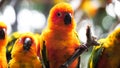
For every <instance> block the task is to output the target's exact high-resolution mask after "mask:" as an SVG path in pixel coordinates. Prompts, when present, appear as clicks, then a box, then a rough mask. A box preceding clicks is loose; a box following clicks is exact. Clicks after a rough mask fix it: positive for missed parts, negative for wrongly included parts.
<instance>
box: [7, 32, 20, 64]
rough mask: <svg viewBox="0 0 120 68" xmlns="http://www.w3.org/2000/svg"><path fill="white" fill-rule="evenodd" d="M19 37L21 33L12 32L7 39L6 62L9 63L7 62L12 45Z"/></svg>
mask: <svg viewBox="0 0 120 68" xmlns="http://www.w3.org/2000/svg"><path fill="white" fill-rule="evenodd" d="M20 35H21V33H19V32H14V33H12V34H11V35H10V36H9V37H8V43H7V46H6V57H7V62H9V60H10V59H11V51H12V48H13V45H14V43H15V41H16V40H17V39H18V38H19V36H20Z"/></svg>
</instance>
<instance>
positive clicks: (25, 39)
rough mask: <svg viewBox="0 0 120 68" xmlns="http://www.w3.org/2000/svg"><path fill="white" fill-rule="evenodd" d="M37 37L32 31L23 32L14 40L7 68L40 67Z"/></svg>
mask: <svg viewBox="0 0 120 68" xmlns="http://www.w3.org/2000/svg"><path fill="white" fill-rule="evenodd" d="M37 45H38V42H37V39H36V37H35V36H34V34H32V33H23V34H22V35H21V36H20V37H19V38H18V39H17V40H16V42H15V44H14V46H13V49H12V52H11V55H12V59H11V60H10V62H9V68H42V64H41V62H40V60H39V58H38V56H37Z"/></svg>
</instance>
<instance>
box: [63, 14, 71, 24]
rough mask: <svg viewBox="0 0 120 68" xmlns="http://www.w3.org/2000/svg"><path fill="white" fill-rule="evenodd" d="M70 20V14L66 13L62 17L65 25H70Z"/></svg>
mask: <svg viewBox="0 0 120 68" xmlns="http://www.w3.org/2000/svg"><path fill="white" fill-rule="evenodd" d="M71 19H72V17H71V14H70V13H66V15H65V17H64V23H65V25H69V24H71Z"/></svg>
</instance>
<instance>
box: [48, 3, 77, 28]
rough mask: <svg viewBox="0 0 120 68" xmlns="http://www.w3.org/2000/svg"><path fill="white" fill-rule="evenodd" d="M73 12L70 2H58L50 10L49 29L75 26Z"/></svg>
mask: <svg viewBox="0 0 120 68" xmlns="http://www.w3.org/2000/svg"><path fill="white" fill-rule="evenodd" d="M73 14H74V12H73V9H72V7H71V5H70V4H68V3H59V4H57V5H55V6H54V7H53V8H52V9H51V10H50V13H49V17H48V26H49V27H50V28H51V29H58V30H71V29H73V28H74V27H75V22H74V17H73Z"/></svg>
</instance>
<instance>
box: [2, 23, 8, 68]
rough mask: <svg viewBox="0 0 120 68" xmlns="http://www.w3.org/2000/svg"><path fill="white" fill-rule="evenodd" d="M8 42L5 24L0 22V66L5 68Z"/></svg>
mask: <svg viewBox="0 0 120 68" xmlns="http://www.w3.org/2000/svg"><path fill="white" fill-rule="evenodd" d="M7 42H8V36H7V25H6V24H5V23H4V22H0V68H7V59H6V45H7Z"/></svg>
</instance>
